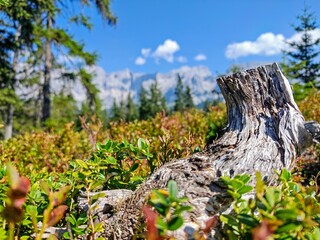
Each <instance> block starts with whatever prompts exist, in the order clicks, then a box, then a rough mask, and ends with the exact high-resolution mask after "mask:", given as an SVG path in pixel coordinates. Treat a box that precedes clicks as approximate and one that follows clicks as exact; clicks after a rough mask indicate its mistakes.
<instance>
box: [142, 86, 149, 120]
mask: <svg viewBox="0 0 320 240" xmlns="http://www.w3.org/2000/svg"><path fill="white" fill-rule="evenodd" d="M149 117H150V101H149V99H148V91H147V90H146V89H145V88H144V87H143V86H141V91H140V97H139V118H140V119H142V120H144V119H147V118H149Z"/></svg>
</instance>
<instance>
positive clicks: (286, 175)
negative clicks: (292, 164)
mask: <svg viewBox="0 0 320 240" xmlns="http://www.w3.org/2000/svg"><path fill="white" fill-rule="evenodd" d="M280 179H282V180H285V181H286V182H288V181H289V180H290V179H291V173H290V172H289V171H288V170H287V169H285V168H284V169H282V171H281V175H280Z"/></svg>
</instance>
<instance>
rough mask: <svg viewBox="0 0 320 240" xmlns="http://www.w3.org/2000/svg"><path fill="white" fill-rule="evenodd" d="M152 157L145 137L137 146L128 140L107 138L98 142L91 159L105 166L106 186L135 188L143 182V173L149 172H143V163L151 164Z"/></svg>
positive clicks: (139, 140) (109, 187)
mask: <svg viewBox="0 0 320 240" xmlns="http://www.w3.org/2000/svg"><path fill="white" fill-rule="evenodd" d="M152 157H153V155H152V154H151V153H150V152H149V144H148V143H147V142H146V141H145V140H144V139H141V138H139V139H138V142H137V146H134V145H133V144H130V143H128V142H127V141H122V142H117V141H112V140H107V141H106V142H105V143H104V144H99V143H98V144H97V150H96V151H95V152H94V153H93V156H92V158H91V161H94V162H96V163H97V164H99V166H100V167H101V166H104V176H105V178H106V181H105V184H104V186H105V188H107V189H119V188H126V189H135V188H136V186H137V185H138V184H140V183H141V182H142V180H143V174H147V173H143V172H141V170H142V167H143V166H142V165H143V164H144V165H146V163H147V164H151V163H149V162H150V161H151V159H152ZM139 170H140V171H139ZM136 172H137V173H139V174H135V173H136Z"/></svg>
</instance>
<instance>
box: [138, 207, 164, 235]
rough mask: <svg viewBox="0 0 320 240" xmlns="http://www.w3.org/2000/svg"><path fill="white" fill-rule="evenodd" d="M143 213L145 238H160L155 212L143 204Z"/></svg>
mask: <svg viewBox="0 0 320 240" xmlns="http://www.w3.org/2000/svg"><path fill="white" fill-rule="evenodd" d="M142 211H143V215H144V217H145V219H146V222H147V233H146V237H147V240H160V239H161V238H160V237H159V233H158V229H157V227H156V221H157V213H156V212H155V211H153V210H152V209H151V208H150V207H149V206H143V208H142Z"/></svg>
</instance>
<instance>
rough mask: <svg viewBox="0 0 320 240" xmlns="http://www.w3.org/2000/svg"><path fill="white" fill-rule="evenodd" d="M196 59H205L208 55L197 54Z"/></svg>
mask: <svg viewBox="0 0 320 240" xmlns="http://www.w3.org/2000/svg"><path fill="white" fill-rule="evenodd" d="M194 60H196V61H205V60H207V56H206V55H204V54H198V55H197V56H195V57H194Z"/></svg>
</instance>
